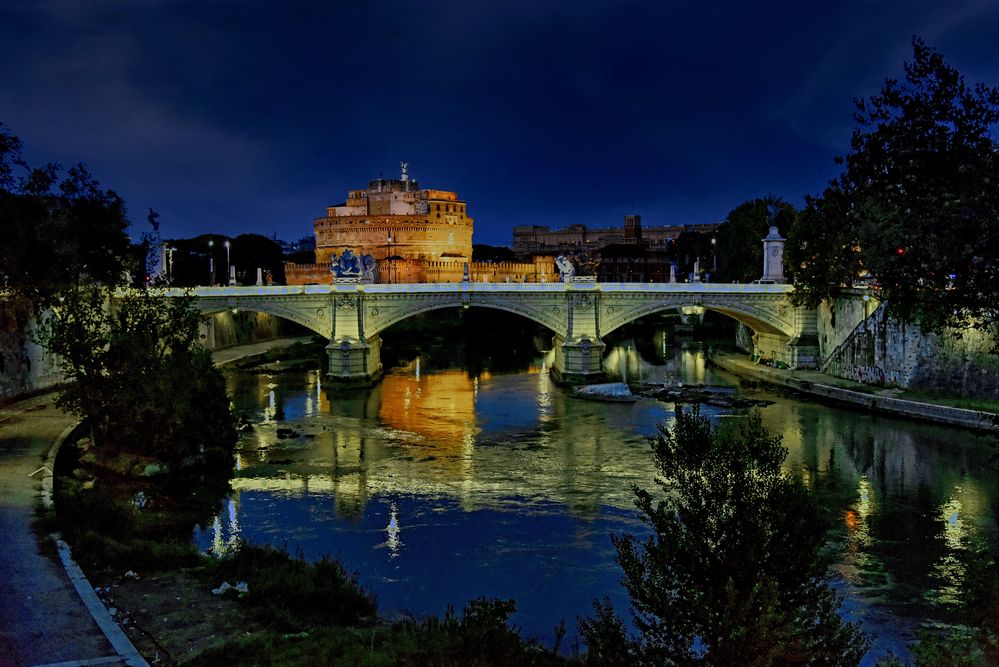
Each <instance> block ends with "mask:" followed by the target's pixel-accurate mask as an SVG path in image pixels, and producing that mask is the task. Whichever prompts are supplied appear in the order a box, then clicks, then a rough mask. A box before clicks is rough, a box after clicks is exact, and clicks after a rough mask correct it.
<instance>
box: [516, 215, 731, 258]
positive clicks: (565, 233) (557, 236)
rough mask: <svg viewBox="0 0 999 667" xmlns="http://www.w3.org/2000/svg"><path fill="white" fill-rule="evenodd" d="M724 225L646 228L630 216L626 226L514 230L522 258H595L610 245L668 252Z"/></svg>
mask: <svg viewBox="0 0 999 667" xmlns="http://www.w3.org/2000/svg"><path fill="white" fill-rule="evenodd" d="M720 226H721V223H709V224H703V225H666V226H658V227H642V218H641V216H638V215H626V216H625V217H624V226H623V227H598V228H593V229H590V228H588V227H587V226H586V225H579V224H574V225H569V226H568V227H565V228H564V229H552V228H550V227H547V226H540V225H519V226H517V227H514V228H513V252H514V253H515V254H516V255H517V256H518V257H530V256H532V255H558V254H570V253H572V254H585V255H595V254H597V251H599V250H601V249H603V248H604V247H606V246H609V245H626V244H631V245H641V246H643V247H645V248H647V249H649V250H653V251H655V250H665V249H666V248H667V247H668V246H669V243H670V242H671V241H674V240H676V239H677V238H679V236H680V235H681V234H683V233H684V232H700V233H702V234H714V233H715V232H716V231H718V227H720Z"/></svg>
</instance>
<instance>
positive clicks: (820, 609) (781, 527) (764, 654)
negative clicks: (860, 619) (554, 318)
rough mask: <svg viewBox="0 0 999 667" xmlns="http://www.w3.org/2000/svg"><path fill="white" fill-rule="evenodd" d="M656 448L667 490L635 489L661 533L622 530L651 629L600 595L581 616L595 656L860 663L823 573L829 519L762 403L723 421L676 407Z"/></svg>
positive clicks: (861, 648)
mask: <svg viewBox="0 0 999 667" xmlns="http://www.w3.org/2000/svg"><path fill="white" fill-rule="evenodd" d="M652 449H653V454H654V456H655V460H656V465H657V467H658V468H659V472H660V474H661V478H659V479H657V480H656V481H657V484H658V485H659V486H660V489H661V491H662V493H661V494H659V496H658V498H653V496H652V494H651V493H649V492H648V491H646V490H644V489H640V488H638V487H634V491H635V496H636V501H635V504H636V506H637V507H638V508H639V510H641V512H642V515H643V516H642V519H643V520H644V521H645V522H646V523H647V524H648V525H649V526H650V527H651V528H652V531H653V534H652V535H651V536H650V537H648V538H647V539H646V540H645V541H644V542H639V541H638V540H637V539H636V538H635V537H634V536H631V535H624V536H613V537H612V540H613V542H614V545H615V546H616V547H617V551H618V555H617V560H618V563H619V564H620V565H621V568H622V569H623V570H624V580H623V581H624V585H625V587H626V588H627V590H628V594H629V596H630V597H631V605H632V615H633V617H634V621H635V626H636V627H637V628H638V630H639V631H640V633H641V634H640V636H638V637H636V638H632V637H629V636H627V634H626V631H625V627H624V624H623V623H622V622H621V620H620V619H619V618H618V617H617V616H616V614H615V613H614V611H613V609H612V608H611V606H610V604H609V603H607V604H600V603H596V604H595V605H594V606H595V608H596V612H597V615H596V617H595V618H591V619H584V620H582V621H581V622H580V632H581V634H582V635H583V637H584V638H585V640H586V643H587V645H588V647H589V654H588V659H589V661H590V662H593V663H598V664H678V663H679V664H693V663H699V662H703V663H707V664H759V665H768V664H775V663H786V662H791V663H797V662H807V661H819V662H825V663H831V664H849V665H855V664H857V662H859V660H860V659H861V657H863V655H864V652H865V650H866V642H865V640H864V638H863V636H862V635H861V633H860V630H859V629H858V628H857V627H856V626H853V625H847V624H844V623H843V622H842V621H841V620H840V618H839V616H838V614H837V607H838V601H837V599H836V597H835V595H834V593H833V592H832V591H831V590H830V589H829V588H828V587H827V586H826V584H825V579H824V578H825V573H826V569H825V562H824V560H823V559H822V558H820V550H821V548H822V546H823V543H824V536H825V527H824V522H823V521H822V520H821V516H820V514H819V511H818V509H817V506H816V503H815V501H814V499H813V498H812V497H811V495H810V494H809V493H808V491H807V490H806V489H805V488H804V486H803V485H802V483H801V481H800V480H798V479H797V478H793V477H791V476H789V475H787V474H785V473H783V472H782V471H781V463H782V462H783V461H784V458H785V456H786V455H787V451H786V450H785V449H784V448H783V447H781V445H780V438H779V436H772V435H770V434H769V433H767V432H766V430H765V429H764V428H763V426H762V422H761V419H760V416H759V414H758V413H753V414H752V415H751V416H750V417H748V418H747V419H746V420H745V421H744V422H743V423H742V425H741V429H740V431H739V432H738V433H732V432H729V431H726V432H717V431H715V430H714V429H713V428H712V427H711V424H710V422H709V421H708V419H707V418H706V417H702V416H701V415H700V414H699V413H698V411H697V409H696V408H695V409H694V411H693V412H692V413H685V412H684V411H683V410H682V409H681V408H680V406H677V409H676V422H675V423H674V424H673V426H672V427H671V428H669V429H666V428H662V427H660V434H659V436H658V437H656V438H655V439H653V441H652Z"/></svg>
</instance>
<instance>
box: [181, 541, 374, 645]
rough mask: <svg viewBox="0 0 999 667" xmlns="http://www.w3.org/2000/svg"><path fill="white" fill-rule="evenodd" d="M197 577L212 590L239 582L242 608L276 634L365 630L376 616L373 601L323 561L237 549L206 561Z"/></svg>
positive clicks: (329, 561) (352, 578) (353, 580)
mask: <svg viewBox="0 0 999 667" xmlns="http://www.w3.org/2000/svg"><path fill="white" fill-rule="evenodd" d="M200 574H201V578H202V579H203V580H204V581H206V583H210V584H211V585H213V586H214V585H218V583H219V582H221V581H223V580H224V581H229V582H231V583H236V582H239V581H245V582H246V583H247V585H248V586H249V590H250V593H249V594H248V595H246V596H245V598H243V600H244V601H245V603H246V604H247V606H249V607H250V608H251V609H252V610H253V611H254V612H255V613H256V614H257V617H258V619H259V620H260V621H261V622H262V623H264V624H265V625H267V626H270V627H272V628H274V629H276V630H278V631H281V632H298V631H302V630H311V629H314V628H323V627H331V626H345V625H363V624H370V623H372V622H373V621H374V619H375V612H376V611H377V606H376V604H375V598H374V596H373V595H372V594H371V593H369V592H368V591H366V590H364V589H363V588H361V586H360V585H359V584H358V583H357V578H356V576H355V575H354V574H352V573H349V572H347V570H346V569H344V567H343V565H341V564H340V563H339V562H337V561H335V560H332V559H330V558H326V557H323V558H322V559H320V560H319V561H318V562H316V563H308V562H306V561H305V560H303V559H302V558H292V557H290V556H289V555H288V554H287V553H286V552H284V551H280V550H277V549H274V548H271V547H259V546H251V545H243V546H241V547H240V548H239V549H237V550H236V551H235V553H234V554H233V555H231V556H227V557H225V558H221V559H218V560H213V561H209V562H208V563H207V564H206V565H205V566H204V567H203V568H202V570H201V573H200Z"/></svg>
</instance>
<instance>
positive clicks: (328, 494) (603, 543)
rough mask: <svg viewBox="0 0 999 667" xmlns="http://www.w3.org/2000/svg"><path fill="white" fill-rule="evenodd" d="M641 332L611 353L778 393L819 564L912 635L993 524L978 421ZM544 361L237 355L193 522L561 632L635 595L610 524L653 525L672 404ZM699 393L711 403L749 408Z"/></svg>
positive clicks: (885, 633)
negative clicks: (228, 481)
mask: <svg viewBox="0 0 999 667" xmlns="http://www.w3.org/2000/svg"><path fill="white" fill-rule="evenodd" d="M653 341H654V344H653V346H652V347H653V354H652V356H654V357H656V356H657V357H658V359H655V358H653V359H652V360H651V363H650V361H646V360H645V358H648V357H649V356H650V353H649V351H648V350H643V354H644V355H645V358H643V357H642V355H639V354H638V353H637V352H636V351H635V348H634V346H633V345H631V344H628V343H627V342H624V343H622V344H620V345H618V346H616V347H615V348H613V349H611V350H610V352H609V354H608V355H607V357H606V364H607V367H608V368H609V370H611V371H613V372H617V373H620V374H622V375H626V376H628V379H631V380H635V379H641V380H644V381H662V380H664V379H667V378H669V379H674V380H680V381H682V382H684V383H688V384H709V385H714V386H721V387H726V388H727V389H726V391H731V392H733V393H737V394H739V395H746V396H751V397H754V398H767V399H770V400H773V401H774V403H773V404H772V405H770V406H768V407H765V408H762V415H763V420H764V423H765V425H766V426H767V427H768V428H769V429H770V430H771V431H774V432H777V433H780V434H781V435H782V437H783V443H784V445H785V447H787V448H788V450H789V455H788V458H787V461H786V466H787V468H788V469H789V470H790V471H792V472H793V473H794V474H796V475H799V476H801V477H802V478H803V479H804V481H805V483H806V484H808V485H809V486H811V487H812V488H814V489H815V491H816V493H817V494H818V496H819V498H820V499H821V501H822V503H823V505H824V507H825V509H826V511H828V512H829V513H830V515H831V516H833V517H834V521H835V530H834V531H833V534H832V536H831V540H832V544H833V548H834V549H835V550H836V555H837V557H836V560H837V563H836V565H835V567H834V568H833V569H832V570H831V581H832V583H833V585H834V586H835V587H836V588H837V589H838V590H839V591H841V592H842V594H843V595H844V598H845V604H844V614H845V616H846V617H847V618H849V619H851V620H858V621H860V622H861V623H862V625H863V627H864V629H865V630H866V631H867V632H868V633H869V634H870V636H871V639H872V641H873V646H872V650H871V652H870V653H869V661H873V659H874V658H875V657H877V656H878V655H882V654H884V653H885V652H886V651H888V650H891V651H892V652H894V653H895V655H905V653H906V651H905V644H906V643H907V642H909V641H911V640H912V639H913V637H914V631H915V629H916V628H918V627H921V626H927V625H933V624H940V623H945V622H948V621H949V620H951V619H952V618H953V613H954V611H955V607H956V604H957V603H958V601H959V600H960V599H961V597H962V595H963V594H964V593H963V590H964V589H963V587H964V586H965V572H964V565H963V560H962V558H961V556H962V553H963V550H964V549H966V548H968V545H969V544H970V543H972V542H974V541H975V540H981V541H983V543H986V544H992V545H994V544H995V541H996V540H995V537H996V535H995V532H996V531H995V527H996V508H995V503H996V499H997V494H996V487H997V480H999V477H997V475H996V473H995V472H994V471H993V469H992V468H991V467H990V466H989V465H988V462H987V449H988V444H989V440H988V439H987V438H985V437H983V436H977V435H974V434H971V433H969V432H966V431H962V430H957V429H951V428H943V427H935V426H931V425H925V424H917V423H913V422H906V421H902V420H896V419H891V418H886V417H880V416H875V415H869V414H865V413H861V412H857V411H856V410H845V409H838V408H835V407H830V406H828V405H820V404H816V403H811V402H807V401H804V400H800V399H799V398H795V397H793V396H789V395H786V394H777V393H773V392H771V391H769V390H763V389H742V388H740V387H739V382H738V380H737V379H736V378H734V377H732V376H730V375H728V374H726V373H724V372H722V371H718V370H715V369H712V368H711V367H710V366H709V365H708V364H706V362H705V354H704V352H703V350H702V349H701V347H700V345H699V344H696V343H690V344H688V345H678V346H667V345H666V338H664V337H661V336H660V337H654V338H653ZM550 363H551V358H550V353H549V356H548V357H544V356H542V357H540V358H538V359H537V360H536V362H534V363H533V364H532V365H531V366H530V367H529V368H527V369H526V370H521V371H517V372H507V373H490V372H488V371H479V372H477V373H475V374H472V373H469V372H466V371H464V370H461V369H460V368H448V367H433V366H431V365H430V364H429V363H428V362H427V360H426V359H423V358H417V359H416V360H415V361H413V362H412V363H409V364H406V365H403V366H400V367H397V368H394V369H392V370H390V371H389V372H388V373H387V374H386V376H385V378H384V380H383V381H382V382H381V383H380V384H379V385H378V386H377V387H375V388H374V389H371V390H367V391H358V392H356V393H354V394H352V395H349V396H347V397H344V396H340V395H335V394H334V395H330V394H328V393H327V391H326V388H325V387H324V384H323V383H324V377H323V376H322V375H321V374H320V373H319V372H318V371H307V372H296V373H280V374H278V373H274V374H255V373H246V372H242V373H230V374H229V376H228V381H229V383H230V387H229V388H230V391H231V393H232V395H233V397H234V398H233V400H234V402H235V405H236V409H237V411H238V412H240V413H242V414H244V415H247V416H248V417H249V418H250V420H251V422H252V426H253V428H252V432H251V433H248V434H246V435H245V436H244V437H243V439H242V440H241V444H240V450H239V453H238V456H237V463H236V468H237V470H236V477H235V478H234V479H233V481H232V493H231V495H230V497H229V499H228V500H227V501H226V503H225V506H224V508H223V510H222V512H221V513H220V514H219V516H218V517H217V518H216V520H215V522H214V525H209V526H203V527H199V528H197V529H196V530H195V539H196V541H197V542H198V544H200V545H201V546H202V547H203V548H204V549H205V550H208V551H211V552H214V553H225V552H226V551H227V550H228V549H231V548H232V546H233V545H234V544H237V543H238V541H239V540H247V541H249V542H253V543H263V544H271V545H275V546H280V547H286V548H287V549H288V550H289V551H290V552H291V553H293V554H295V553H300V554H302V555H304V556H305V557H306V558H308V559H317V558H319V557H320V556H322V555H325V554H328V555H331V556H334V557H336V558H338V559H340V560H341V561H342V562H343V563H344V564H345V565H346V567H347V568H348V569H349V570H355V571H357V572H358V573H359V580H360V582H361V583H362V584H363V585H365V586H366V587H368V588H369V589H371V590H372V591H374V592H375V593H376V595H377V597H378V602H379V609H380V611H381V612H382V613H383V614H384V615H387V616H389V617H393V616H397V615H401V614H406V613H412V614H414V615H416V616H422V615H427V614H438V615H439V614H442V613H443V612H444V611H445V609H446V608H447V606H448V605H449V604H453V605H454V606H455V607H456V608H457V609H458V610H459V611H460V609H461V607H463V606H464V605H465V604H466V603H467V602H468V600H470V599H472V598H475V597H478V596H488V597H499V598H504V599H506V598H513V599H515V600H516V602H517V610H518V611H517V613H516V615H515V616H514V619H513V620H514V622H515V623H516V624H517V625H518V626H519V627H520V628H521V629H522V630H523V632H524V634H525V636H534V637H537V638H539V639H540V640H542V641H544V642H546V643H550V642H551V641H552V638H553V637H554V635H555V628H556V626H557V625H558V624H559V623H560V621H563V620H564V621H565V624H566V626H567V635H566V637H567V638H566V642H565V643H563V649H562V650H568V651H570V652H571V651H572V649H573V647H574V644H575V642H577V641H578V639H577V635H576V629H575V625H576V619H577V617H578V616H580V615H588V614H590V613H591V602H592V600H593V599H595V598H603V597H605V596H606V597H609V598H610V599H611V600H612V601H613V602H614V605H615V607H616V608H617V610H618V612H619V613H621V614H622V615H623V616H625V617H626V616H627V608H628V604H627V596H626V594H625V593H624V591H623V589H622V588H621V586H620V585H619V580H620V576H621V574H620V570H619V569H618V567H617V565H616V563H615V561H614V549H613V546H612V545H611V542H610V539H609V535H610V534H611V533H621V532H631V533H635V534H644V532H645V528H644V526H643V524H642V523H641V522H640V521H639V520H638V516H637V511H636V510H635V509H634V507H633V505H632V497H633V495H632V492H631V488H630V487H631V485H632V484H638V485H641V486H644V487H651V486H652V479H653V477H654V475H655V471H654V468H653V465H652V460H651V456H650V452H649V447H648V444H647V438H648V437H649V436H651V435H653V434H655V433H656V431H657V424H669V422H670V421H671V419H673V406H672V405H667V404H664V403H660V402H658V401H655V400H651V399H640V400H638V401H637V402H635V403H630V404H628V403H597V402H589V401H582V400H579V399H576V398H573V397H571V396H570V395H569V393H568V392H567V390H564V389H562V388H560V387H557V386H555V384H554V383H553V382H551V381H550V379H549V376H548V371H547V368H548V364H550ZM702 412H703V413H704V414H707V415H709V416H710V417H711V418H712V420H715V421H717V422H719V423H721V422H723V421H725V420H732V419H740V418H741V417H742V416H743V415H744V414H745V410H733V409H720V408H714V407H710V406H705V407H704V408H703V409H702ZM865 662H866V661H865Z"/></svg>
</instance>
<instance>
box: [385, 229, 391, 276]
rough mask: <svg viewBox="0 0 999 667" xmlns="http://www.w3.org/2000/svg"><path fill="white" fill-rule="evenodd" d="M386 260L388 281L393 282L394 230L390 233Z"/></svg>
mask: <svg viewBox="0 0 999 667" xmlns="http://www.w3.org/2000/svg"><path fill="white" fill-rule="evenodd" d="M385 262H386V263H387V264H388V281H389V284H390V285H391V284H392V232H389V233H388V252H387V253H386V255H385Z"/></svg>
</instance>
